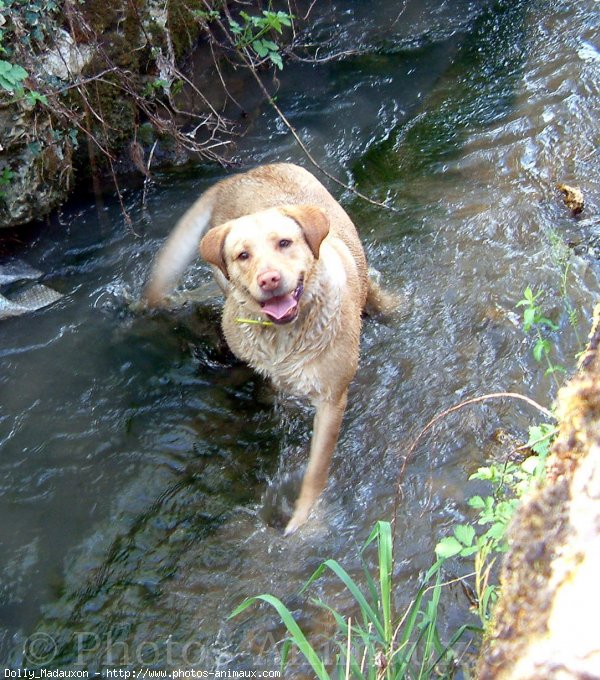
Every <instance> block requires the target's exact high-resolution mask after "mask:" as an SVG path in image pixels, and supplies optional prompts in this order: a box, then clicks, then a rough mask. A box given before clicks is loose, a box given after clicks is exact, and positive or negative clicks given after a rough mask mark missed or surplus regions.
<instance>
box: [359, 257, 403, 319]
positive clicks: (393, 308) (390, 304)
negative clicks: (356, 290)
mask: <svg viewBox="0 0 600 680" xmlns="http://www.w3.org/2000/svg"><path fill="white" fill-rule="evenodd" d="M379 278H380V275H379V273H378V272H375V271H374V270H372V269H369V283H368V289H367V301H366V303H365V309H364V311H365V314H367V315H368V316H374V317H381V318H384V319H387V318H389V317H391V316H393V315H394V314H395V313H396V312H398V311H399V308H400V299H399V298H398V297H397V296H396V295H394V294H393V293H390V292H389V291H387V290H385V289H384V288H383V287H382V286H381V285H380V283H379Z"/></svg>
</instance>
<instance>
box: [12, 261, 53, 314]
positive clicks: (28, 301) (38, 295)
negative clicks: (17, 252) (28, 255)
mask: <svg viewBox="0 0 600 680" xmlns="http://www.w3.org/2000/svg"><path fill="white" fill-rule="evenodd" d="M41 276H43V274H42V272H41V271H39V270H38V269H34V268H33V267H31V266H30V265H28V264H27V263H26V262H22V261H21V260H12V261H9V262H5V263H4V264H0V286H9V285H10V284H14V283H18V282H28V281H36V280H37V279H39V278H40V277H41ZM62 297H63V295H62V293H59V292H58V291H57V290H54V289H53V288H49V287H48V286H45V285H44V284H41V283H34V284H33V285H31V284H27V283H26V284H25V285H22V286H21V287H20V288H18V289H17V290H16V291H13V292H12V293H10V294H9V293H6V294H2V293H0V319H7V318H8V317H11V316H19V315H21V314H26V313H27V312H35V311H36V310H38V309H42V307H47V306H48V305H51V304H52V303H53V302H56V301H57V300H60V299H61V298H62Z"/></svg>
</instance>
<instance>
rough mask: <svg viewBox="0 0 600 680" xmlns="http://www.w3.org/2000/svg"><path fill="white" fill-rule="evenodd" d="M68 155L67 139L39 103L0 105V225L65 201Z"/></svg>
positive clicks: (68, 181)
mask: <svg viewBox="0 0 600 680" xmlns="http://www.w3.org/2000/svg"><path fill="white" fill-rule="evenodd" d="M72 151H73V144H72V141H71V139H70V138H69V137H68V136H67V135H62V134H60V132H58V131H57V130H56V126H55V124H54V123H53V120H52V116H51V114H50V113H49V112H47V111H45V110H44V109H43V108H40V107H39V105H34V104H28V103H27V101H26V100H25V99H22V100H20V101H18V102H16V103H13V104H10V105H9V104H4V105H0V177H1V186H0V227H12V226H15V225H18V224H24V223H26V222H30V221H32V220H35V219H39V218H41V217H43V216H45V215H47V214H48V213H49V212H50V211H51V210H52V209H53V208H56V207H57V206H59V205H60V204H61V203H62V202H63V201H64V200H65V198H66V197H67V195H68V193H69V190H70V187H71V183H72V179H73V165H72Z"/></svg>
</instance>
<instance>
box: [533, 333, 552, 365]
mask: <svg viewBox="0 0 600 680" xmlns="http://www.w3.org/2000/svg"><path fill="white" fill-rule="evenodd" d="M551 348H552V345H551V344H550V343H549V342H548V340H544V339H543V338H540V339H538V341H537V342H536V343H535V345H534V347H533V358H534V359H535V360H536V361H541V360H542V359H543V358H544V355H546V354H549V353H550V349H551Z"/></svg>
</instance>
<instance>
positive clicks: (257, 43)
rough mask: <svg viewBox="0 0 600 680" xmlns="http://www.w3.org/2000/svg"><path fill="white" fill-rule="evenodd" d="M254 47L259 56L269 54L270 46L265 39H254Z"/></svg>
mask: <svg viewBox="0 0 600 680" xmlns="http://www.w3.org/2000/svg"><path fill="white" fill-rule="evenodd" d="M252 47H253V49H254V51H255V52H256V54H258V56H259V57H266V56H267V54H269V48H268V47H267V46H266V45H265V43H264V41H263V40H254V41H253V43H252Z"/></svg>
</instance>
